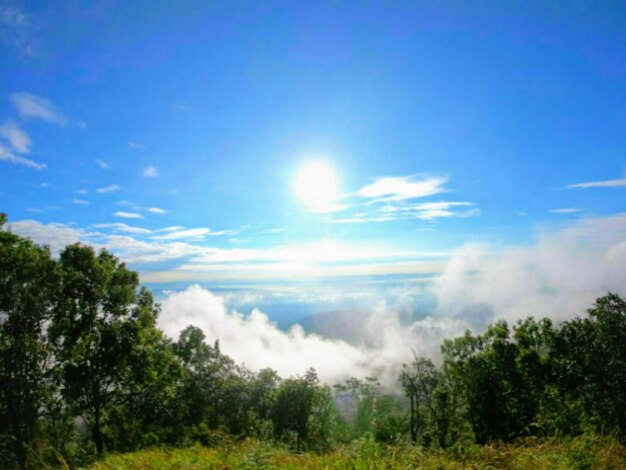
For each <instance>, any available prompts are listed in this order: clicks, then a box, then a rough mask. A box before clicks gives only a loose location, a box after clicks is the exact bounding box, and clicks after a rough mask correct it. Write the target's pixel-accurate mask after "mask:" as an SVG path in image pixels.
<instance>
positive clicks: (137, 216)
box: [113, 211, 143, 219]
mask: <svg viewBox="0 0 626 470" xmlns="http://www.w3.org/2000/svg"><path fill="white" fill-rule="evenodd" d="M113 215H114V216H115V217H121V218H123V219H143V215H141V214H137V213H136V212H124V211H117V212H115V213H114V214H113Z"/></svg>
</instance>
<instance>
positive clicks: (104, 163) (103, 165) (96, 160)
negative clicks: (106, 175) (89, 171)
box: [94, 158, 110, 170]
mask: <svg viewBox="0 0 626 470" xmlns="http://www.w3.org/2000/svg"><path fill="white" fill-rule="evenodd" d="M94 162H95V164H96V165H98V166H99V167H100V168H102V169H103V170H107V169H109V168H110V166H109V164H108V163H107V162H103V161H102V160H98V159H97V158H96V159H95V160H94Z"/></svg>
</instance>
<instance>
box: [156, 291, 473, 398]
mask: <svg viewBox="0 0 626 470" xmlns="http://www.w3.org/2000/svg"><path fill="white" fill-rule="evenodd" d="M190 324H192V325H195V326H198V327H199V328H201V329H202V330H203V331H204V333H205V334H206V335H207V341H208V342H213V341H214V340H216V339H219V340H220V346H221V347H222V350H223V351H224V353H226V354H228V355H230V356H231V357H233V358H234V359H235V360H236V361H237V362H239V363H242V364H245V365H246V366H247V367H249V368H251V369H252V370H259V369H261V368H265V367H271V368H273V369H275V370H276V371H278V373H279V374H280V375H282V376H284V377H288V376H291V375H296V374H302V373H304V371H305V370H306V369H307V368H309V367H315V369H316V370H317V372H318V374H319V377H320V379H321V380H322V381H324V382H326V383H337V382H340V381H342V380H344V379H347V378H349V377H352V376H356V377H364V376H366V375H377V376H378V377H379V378H380V379H381V381H382V382H383V383H384V384H385V385H387V386H388V387H389V388H396V387H397V375H398V373H399V369H400V367H401V364H402V363H403V362H406V361H407V360H409V359H410V357H411V355H412V352H411V350H412V349H416V350H417V351H418V352H420V353H425V354H428V355H432V354H435V353H436V350H437V349H438V347H439V344H440V340H441V338H442V337H446V336H454V335H456V334H460V333H461V332H462V331H463V328H464V327H466V325H465V324H463V323H462V322H461V321H459V320H454V319H436V318H433V317H426V318H424V319H422V320H420V321H417V322H414V323H412V324H410V325H406V324H403V323H402V322H401V321H400V320H399V318H398V315H397V313H396V312H394V311H390V309H388V308H387V307H386V306H385V305H380V306H378V308H377V309H376V311H375V312H374V313H373V314H369V315H366V314H364V315H363V325H362V333H363V336H364V338H363V339H364V341H366V344H367V345H361V346H355V345H352V344H349V343H347V342H345V341H342V340H334V339H329V338H324V337H322V336H318V335H314V334H306V333H305V332H304V330H303V329H302V328H301V327H300V326H298V325H296V326H294V327H292V328H291V329H290V330H289V331H287V332H285V331H282V330H280V329H279V328H278V327H277V326H276V325H275V324H274V323H272V322H271V321H270V320H269V318H268V317H267V315H265V314H264V313H263V312H261V311H260V310H258V309H254V310H253V311H252V313H251V314H250V315H248V316H244V315H242V314H241V313H239V312H237V311H235V310H229V309H228V308H227V307H226V305H225V303H224V298H223V297H220V296H217V295H214V294H212V293H211V292H209V291H207V290H205V289H202V288H201V287H199V286H191V287H188V288H187V289H186V290H184V291H182V292H177V293H170V294H169V295H168V297H167V298H166V299H165V300H164V301H163V302H162V313H161V315H160V316H159V326H160V327H161V328H163V329H164V331H165V332H166V333H167V334H168V335H170V336H172V337H174V338H176V337H178V334H179V333H180V331H181V330H182V329H184V328H185V327H186V326H188V325H190Z"/></svg>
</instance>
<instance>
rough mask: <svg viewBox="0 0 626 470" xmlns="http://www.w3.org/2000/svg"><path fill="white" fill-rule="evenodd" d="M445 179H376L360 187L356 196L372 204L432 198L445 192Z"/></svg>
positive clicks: (405, 177) (404, 177)
mask: <svg viewBox="0 0 626 470" xmlns="http://www.w3.org/2000/svg"><path fill="white" fill-rule="evenodd" d="M447 181H448V178H447V177H444V176H437V177H429V178H419V177H416V176H395V177H384V178H378V179H377V180H376V181H375V182H373V183H371V184H369V185H367V186H364V187H362V188H361V189H359V191H358V195H359V196H361V197H364V198H368V199H374V202H390V201H403V200H407V199H415V198H421V197H426V196H432V195H434V194H439V193H443V192H445V191H447V190H446V189H445V188H444V187H443V185H444V184H445V183H446V182H447Z"/></svg>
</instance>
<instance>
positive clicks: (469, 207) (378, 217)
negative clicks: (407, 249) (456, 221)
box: [328, 201, 480, 224]
mask: <svg viewBox="0 0 626 470" xmlns="http://www.w3.org/2000/svg"><path fill="white" fill-rule="evenodd" d="M458 208H465V209H463V210H457V209H458ZM479 214H480V209H478V208H477V207H474V203H472V202H467V201H437V202H424V203H420V204H406V203H404V202H402V203H400V204H396V205H385V206H381V207H378V208H376V209H374V210H369V211H368V212H358V213H356V214H354V215H352V216H351V217H344V218H340V219H330V220H328V222H329V223H332V224H351V223H369V222H391V221H395V220H410V219H418V220H428V221H434V220H436V219H442V218H453V217H459V218H467V217H474V216H477V215H479Z"/></svg>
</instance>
